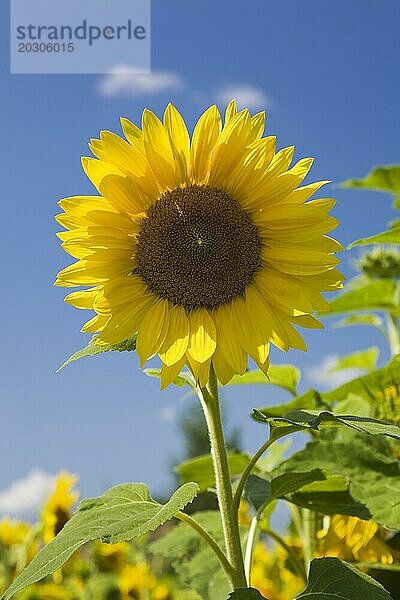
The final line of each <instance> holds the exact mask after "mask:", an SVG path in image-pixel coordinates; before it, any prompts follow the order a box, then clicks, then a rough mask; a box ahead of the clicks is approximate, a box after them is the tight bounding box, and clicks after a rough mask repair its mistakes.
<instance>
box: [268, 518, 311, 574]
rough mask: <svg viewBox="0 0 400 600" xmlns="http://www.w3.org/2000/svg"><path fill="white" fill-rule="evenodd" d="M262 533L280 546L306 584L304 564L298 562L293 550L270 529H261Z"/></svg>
mask: <svg viewBox="0 0 400 600" xmlns="http://www.w3.org/2000/svg"><path fill="white" fill-rule="evenodd" d="M263 533H265V535H268V536H269V537H270V538H272V539H273V540H275V542H277V543H278V544H279V545H280V546H282V548H283V549H284V550H286V552H287V553H288V555H289V558H290V559H291V561H292V563H293V566H294V568H295V569H296V571H297V573H298V574H299V575H300V577H301V578H302V579H303V580H304V581H305V582H306V583H307V573H306V569H305V568H304V564H303V563H302V561H301V560H299V558H298V556H297V555H296V553H295V552H294V550H293V548H291V547H290V546H289V545H288V544H287V543H286V542H285V540H284V539H283V538H281V536H280V535H278V534H277V533H275V531H272V529H263Z"/></svg>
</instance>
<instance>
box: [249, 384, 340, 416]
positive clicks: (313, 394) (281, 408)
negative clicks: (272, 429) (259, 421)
mask: <svg viewBox="0 0 400 600" xmlns="http://www.w3.org/2000/svg"><path fill="white" fill-rule="evenodd" d="M323 408H329V405H328V404H326V403H325V402H324V401H323V399H322V394H320V393H319V392H317V391H316V390H313V389H310V390H308V391H307V392H306V393H305V394H302V395H301V396H297V397H296V398H293V400H291V401H290V402H285V404H276V405H275V406H268V408H260V411H261V412H262V413H265V414H268V415H269V416H271V417H272V416H275V417H283V416H284V415H286V414H287V413H289V412H291V411H293V410H297V409H299V410H302V409H304V410H318V409H323ZM254 416H255V415H254V413H253V417H254Z"/></svg>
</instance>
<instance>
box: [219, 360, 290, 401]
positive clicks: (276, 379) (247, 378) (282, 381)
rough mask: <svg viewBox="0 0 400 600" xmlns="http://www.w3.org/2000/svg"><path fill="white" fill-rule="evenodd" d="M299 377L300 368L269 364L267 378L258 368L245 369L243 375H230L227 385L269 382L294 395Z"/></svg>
mask: <svg viewBox="0 0 400 600" xmlns="http://www.w3.org/2000/svg"><path fill="white" fill-rule="evenodd" d="M300 377H301V373H300V370H299V369H298V368H297V367H295V366H294V365H271V366H270V368H269V369H268V378H267V377H266V376H265V375H264V373H262V372H261V371H259V370H256V371H246V373H245V374H244V375H235V376H234V377H232V379H231V380H230V382H229V384H228V385H243V384H245V385H252V384H264V385H265V384H266V383H269V384H271V385H277V386H279V387H281V388H284V389H285V390H287V391H288V392H290V393H291V394H293V395H295V394H296V393H297V386H298V384H299V381H300Z"/></svg>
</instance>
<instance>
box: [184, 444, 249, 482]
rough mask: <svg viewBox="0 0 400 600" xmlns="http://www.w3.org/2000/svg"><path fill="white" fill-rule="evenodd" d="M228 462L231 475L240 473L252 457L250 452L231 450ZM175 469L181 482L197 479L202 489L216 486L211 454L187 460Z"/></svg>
mask: <svg viewBox="0 0 400 600" xmlns="http://www.w3.org/2000/svg"><path fill="white" fill-rule="evenodd" d="M228 462H229V468H230V472H231V475H240V474H241V473H243V471H244V470H245V468H246V467H247V465H248V464H249V462H250V457H249V455H248V454H244V453H240V452H231V453H229V454H228ZM175 471H176V472H177V473H178V474H179V476H180V479H181V483H186V482H188V481H195V482H196V483H197V484H198V485H199V487H200V491H204V490H207V489H208V488H210V487H214V486H215V475H214V467H213V462H212V457H211V455H210V454H204V455H203V456H197V457H196V458H191V459H189V460H186V461H185V462H183V463H181V464H180V465H178V466H177V467H175Z"/></svg>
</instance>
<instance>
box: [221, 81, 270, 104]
mask: <svg viewBox="0 0 400 600" xmlns="http://www.w3.org/2000/svg"><path fill="white" fill-rule="evenodd" d="M232 98H235V100H236V103H237V105H238V108H239V110H241V109H243V108H250V109H253V110H257V109H265V108H267V107H268V106H269V105H270V102H269V100H268V98H267V96H266V95H265V94H264V92H263V91H262V90H261V89H260V88H257V87H254V86H251V85H243V84H238V85H231V86H227V87H225V88H223V89H221V90H220V91H219V92H218V94H217V101H218V102H219V103H220V104H228V102H230V101H231V100H232Z"/></svg>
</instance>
